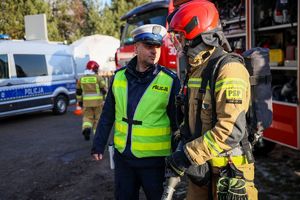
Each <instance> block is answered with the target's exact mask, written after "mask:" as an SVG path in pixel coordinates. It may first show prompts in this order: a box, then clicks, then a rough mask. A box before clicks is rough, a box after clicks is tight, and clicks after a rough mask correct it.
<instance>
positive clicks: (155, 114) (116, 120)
mask: <svg viewBox="0 0 300 200" xmlns="http://www.w3.org/2000/svg"><path fill="white" fill-rule="evenodd" d="M166 32H167V31H166V29H165V28H164V27H163V26H160V25H157V24H147V25H142V26H140V27H138V28H136V29H135V30H133V31H132V36H133V39H134V42H135V44H134V47H135V53H136V56H135V57H134V58H133V59H131V60H130V62H129V63H128V64H127V66H125V67H123V68H121V69H119V70H117V71H116V73H115V76H114V79H113V80H112V84H111V86H110V88H109V91H108V94H107V98H106V101H105V104H104V108H103V113H102V115H101V118H100V121H99V124H98V127H97V131H96V136H95V138H94V143H93V148H92V156H93V157H94V159H96V160H101V159H102V158H103V152H104V148H105V145H106V143H107V140H108V137H109V133H110V130H111V128H112V126H113V124H115V127H114V147H115V152H114V161H115V198H116V199H118V200H120V199H124V200H129V199H130V200H135V199H136V200H138V199H139V189H140V187H141V186H142V188H143V190H144V192H145V195H146V197H147V199H152V200H156V199H157V200H158V199H161V196H162V193H163V182H164V169H165V161H164V159H165V156H168V155H170V153H171V133H172V131H175V130H176V129H177V125H176V122H175V121H176V120H175V116H176V113H175V103H174V101H175V96H176V94H177V93H178V91H179V89H180V82H179V79H178V78H177V76H176V74H175V73H173V72H172V71H170V70H168V69H166V68H165V67H163V66H160V65H159V64H158V60H159V58H160V53H161V49H160V48H161V45H162V43H163V37H164V35H165V34H166Z"/></svg>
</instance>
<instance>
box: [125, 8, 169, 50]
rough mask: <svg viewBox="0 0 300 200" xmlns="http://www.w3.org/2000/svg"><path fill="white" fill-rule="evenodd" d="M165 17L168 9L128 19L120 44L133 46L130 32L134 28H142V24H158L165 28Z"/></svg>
mask: <svg viewBox="0 0 300 200" xmlns="http://www.w3.org/2000/svg"><path fill="white" fill-rule="evenodd" d="M167 16H168V9H159V10H153V11H150V12H147V13H145V14H142V15H139V16H137V17H134V18H131V19H129V20H128V23H127V24H126V27H125V29H124V32H123V34H122V35H123V36H122V39H121V43H122V44H127V45H128V44H133V38H132V37H131V31H133V30H134V29H135V28H136V27H139V26H142V25H144V24H159V25H162V26H164V27H165V26H166V19H167Z"/></svg>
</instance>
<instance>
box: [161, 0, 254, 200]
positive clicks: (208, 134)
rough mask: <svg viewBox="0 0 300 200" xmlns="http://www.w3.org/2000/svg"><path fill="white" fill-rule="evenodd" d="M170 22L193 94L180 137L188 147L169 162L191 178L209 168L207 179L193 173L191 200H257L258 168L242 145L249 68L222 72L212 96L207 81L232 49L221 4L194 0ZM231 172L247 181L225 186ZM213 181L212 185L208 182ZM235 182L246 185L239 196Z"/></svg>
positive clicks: (238, 65)
mask: <svg viewBox="0 0 300 200" xmlns="http://www.w3.org/2000/svg"><path fill="white" fill-rule="evenodd" d="M168 20H169V30H168V31H169V32H170V34H171V40H172V42H173V43H174V46H175V47H176V49H177V51H178V54H179V56H180V58H179V59H180V60H181V62H179V63H186V67H187V81H186V82H187V88H188V89H187V94H186V95H187V102H186V103H187V106H185V109H186V110H185V113H186V115H185V120H184V123H183V125H182V126H181V127H182V128H181V130H182V131H181V133H180V134H181V137H183V138H185V139H186V138H187V139H186V140H187V142H186V143H185V144H184V145H183V146H182V147H181V149H180V148H179V149H180V150H178V151H176V152H174V153H173V154H172V155H171V156H169V157H167V159H166V162H167V167H168V168H169V169H171V170H172V171H173V172H174V174H175V175H183V174H184V173H187V174H188V173H189V170H190V168H193V167H194V166H195V165H196V166H197V167H198V168H199V169H205V170H204V171H205V172H206V173H205V174H204V173H202V172H199V170H198V172H197V173H198V174H197V173H195V174H196V175H195V174H193V175H195V176H192V175H189V174H188V177H189V183H188V191H187V199H188V200H194V199H195V200H196V199H217V198H218V199H231V197H232V196H231V197H229V196H230V195H236V196H235V198H232V199H251V200H256V199H257V198H258V197H257V189H256V188H255V185H254V163H253V161H250V159H249V160H248V157H246V155H245V152H249V149H244V148H243V147H244V146H243V145H241V143H242V141H245V139H246V141H247V140H248V138H247V134H246V115H245V113H246V112H247V110H248V107H249V102H250V83H249V74H248V72H247V69H246V68H245V67H244V66H243V64H242V62H236V61H233V60H231V61H230V60H229V61H228V62H226V63H225V64H224V66H223V67H222V68H220V69H219V72H218V74H217V77H216V80H215V83H214V86H213V87H215V92H214V94H213V95H214V96H212V95H211V93H210V85H209V82H207V80H209V81H211V80H212V79H209V78H207V77H211V73H212V72H211V70H210V69H211V68H212V66H213V65H215V64H216V61H217V60H218V59H219V58H220V57H221V56H222V55H224V54H226V53H227V51H226V49H229V48H230V47H229V45H228V42H227V41H226V39H225V37H224V33H223V32H222V29H221V26H220V21H219V14H218V11H217V9H216V7H215V5H214V4H213V3H211V2H209V1H206V0H201V1H200V0H198V1H196V0H195V1H190V2H187V3H184V4H182V5H181V6H180V7H179V8H178V10H177V11H175V13H172V14H171V16H170V17H169V18H168ZM204 81H206V82H204ZM202 84H203V85H204V87H203V85H202ZM212 99H215V101H213V100H212ZM214 110H215V115H214V112H213V111H214ZM248 143H249V142H248ZM242 146H243V147H242ZM246 150H247V151H246ZM250 157H251V156H249V158H250ZM206 163H208V165H206ZM203 166H208V167H206V168H202V167H203ZM209 166H211V167H209ZM220 170H221V171H220ZM226 170H227V171H226ZM194 171H197V170H194ZM228 171H231V172H233V173H237V174H238V173H239V174H240V175H241V176H240V177H236V179H235V178H231V179H229V178H228V179H224V180H226V181H224V182H222V181H220V180H221V178H220V179H219V177H222V176H223V175H224V174H226V176H227V175H228V174H227V172H228ZM220 172H224V173H222V174H221V173H220ZM201 176H202V179H199V178H201ZM209 176H210V177H211V178H209V179H210V181H211V183H207V182H203V180H205V179H204V178H207V177H209ZM228 176H229V175H228ZM230 176H231V175H230ZM224 177H225V176H224ZM225 178H226V177H225ZM229 180H230V181H231V182H229ZM201 181H202V182H201ZM233 181H236V183H238V184H241V185H240V186H241V188H238V189H237V190H236V191H237V192H235V191H233V188H235V187H236V186H237V184H236V185H234V183H233ZM235 189H236V188H235ZM222 190H224V191H225V192H224V193H222V192H223V191H222ZM217 194H218V195H217ZM222 195H225V197H224V196H223V197H224V198H222Z"/></svg>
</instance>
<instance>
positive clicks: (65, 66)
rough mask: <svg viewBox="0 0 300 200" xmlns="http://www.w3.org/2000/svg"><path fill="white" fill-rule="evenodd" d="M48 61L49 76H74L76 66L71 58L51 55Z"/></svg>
mask: <svg viewBox="0 0 300 200" xmlns="http://www.w3.org/2000/svg"><path fill="white" fill-rule="evenodd" d="M48 59H49V60H48ZM47 60H48V63H49V74H52V75H67V74H73V68H74V65H73V59H72V57H71V56H65V55H51V56H50V57H48V56H47Z"/></svg>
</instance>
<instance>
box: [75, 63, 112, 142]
mask: <svg viewBox="0 0 300 200" xmlns="http://www.w3.org/2000/svg"><path fill="white" fill-rule="evenodd" d="M98 70H99V65H98V63H97V62H95V61H89V62H88V63H87V65H86V70H85V71H84V76H82V77H81V78H80V79H79V80H78V83H77V88H76V97H77V101H78V103H79V106H80V107H83V122H82V134H83V136H84V138H85V140H89V139H90V134H91V132H92V131H93V132H95V131H96V126H97V123H98V120H99V117H100V114H101V111H102V104H103V98H104V95H105V94H106V90H107V89H106V85H105V81H104V79H103V78H102V77H101V76H99V75H98Z"/></svg>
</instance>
